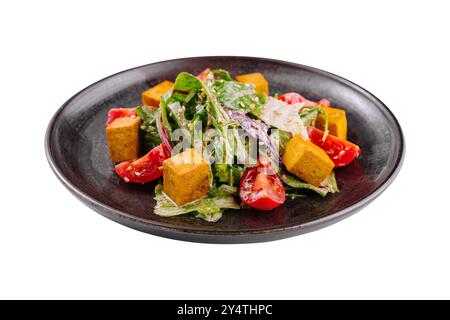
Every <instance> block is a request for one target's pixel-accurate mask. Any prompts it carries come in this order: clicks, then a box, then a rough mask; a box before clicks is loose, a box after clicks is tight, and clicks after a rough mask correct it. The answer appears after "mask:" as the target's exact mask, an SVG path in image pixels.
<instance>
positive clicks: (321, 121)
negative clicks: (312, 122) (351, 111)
mask: <svg viewBox="0 0 450 320" xmlns="http://www.w3.org/2000/svg"><path fill="white" fill-rule="evenodd" d="M322 110H323V111H325V113H326V114H327V115H328V130H329V131H330V133H331V134H332V135H333V136H336V137H339V138H341V139H343V140H347V117H346V116H345V110H342V109H337V108H330V107H322ZM316 128H318V129H320V130H324V129H325V118H324V116H323V115H319V116H318V117H317V120H316Z"/></svg>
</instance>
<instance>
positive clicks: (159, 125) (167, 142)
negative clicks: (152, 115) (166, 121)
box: [156, 115, 172, 154]
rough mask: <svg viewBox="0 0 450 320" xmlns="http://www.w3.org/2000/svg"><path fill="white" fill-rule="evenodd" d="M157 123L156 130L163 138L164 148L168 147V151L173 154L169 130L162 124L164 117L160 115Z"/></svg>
mask: <svg viewBox="0 0 450 320" xmlns="http://www.w3.org/2000/svg"><path fill="white" fill-rule="evenodd" d="M156 121H157V123H156V128H157V129H158V134H159V137H160V138H161V141H162V143H163V145H164V147H166V149H167V151H168V152H169V153H170V154H172V145H171V144H170V140H169V136H168V134H167V129H166V128H165V127H164V125H163V123H162V115H159V117H157V119H156Z"/></svg>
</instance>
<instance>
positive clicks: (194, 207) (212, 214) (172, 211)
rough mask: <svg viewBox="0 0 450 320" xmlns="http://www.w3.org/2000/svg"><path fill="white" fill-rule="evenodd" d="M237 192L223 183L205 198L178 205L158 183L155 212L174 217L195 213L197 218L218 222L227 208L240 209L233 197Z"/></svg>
mask: <svg viewBox="0 0 450 320" xmlns="http://www.w3.org/2000/svg"><path fill="white" fill-rule="evenodd" d="M236 192H237V191H236V188H233V187H230V186H226V185H222V186H220V187H219V188H214V189H212V190H211V191H210V192H209V194H208V195H207V196H206V197H204V198H201V199H198V200H196V201H193V202H190V203H187V204H185V205H183V206H177V205H175V204H174V203H173V202H172V201H171V200H170V199H169V198H167V196H166V195H165V194H164V193H163V192H162V185H160V184H158V185H157V186H156V188H155V200H156V206H155V214H157V215H159V216H162V217H173V216H178V215H181V214H186V213H193V214H194V215H195V217H197V218H201V219H203V220H206V221H209V222H216V221H218V220H219V219H220V218H221V217H222V212H223V211H224V210H225V209H240V207H239V205H238V204H237V203H236V201H235V199H234V197H233V193H236Z"/></svg>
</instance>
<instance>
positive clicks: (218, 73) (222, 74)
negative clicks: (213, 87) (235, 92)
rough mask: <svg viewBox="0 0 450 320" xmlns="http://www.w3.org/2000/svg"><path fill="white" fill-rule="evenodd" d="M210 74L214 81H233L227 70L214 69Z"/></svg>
mask: <svg viewBox="0 0 450 320" xmlns="http://www.w3.org/2000/svg"><path fill="white" fill-rule="evenodd" d="M211 72H212V74H213V75H214V78H215V79H216V80H225V81H233V77H231V75H230V73H229V72H228V71H227V70H223V69H215V70H212V71H211Z"/></svg>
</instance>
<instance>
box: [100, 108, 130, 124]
mask: <svg viewBox="0 0 450 320" xmlns="http://www.w3.org/2000/svg"><path fill="white" fill-rule="evenodd" d="M134 116H137V113H136V108H114V109H111V110H109V112H108V120H106V126H108V124H110V123H111V122H113V121H114V120H116V119H117V118H124V117H134Z"/></svg>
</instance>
